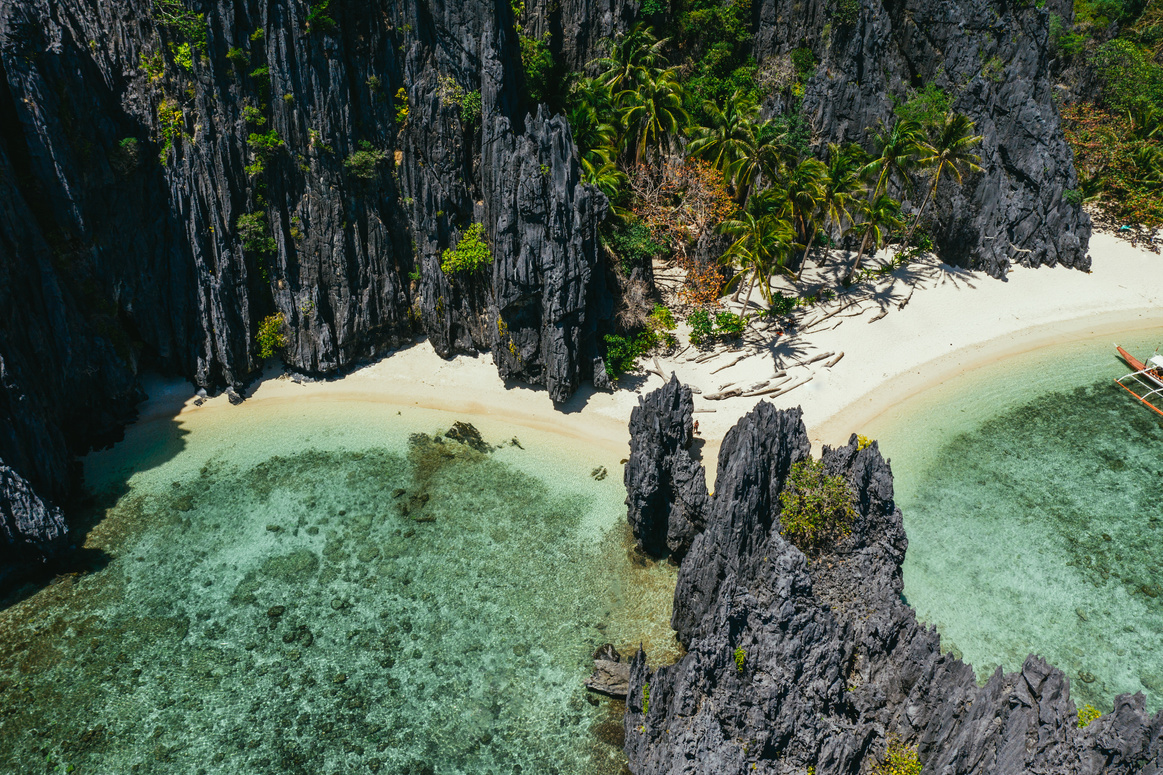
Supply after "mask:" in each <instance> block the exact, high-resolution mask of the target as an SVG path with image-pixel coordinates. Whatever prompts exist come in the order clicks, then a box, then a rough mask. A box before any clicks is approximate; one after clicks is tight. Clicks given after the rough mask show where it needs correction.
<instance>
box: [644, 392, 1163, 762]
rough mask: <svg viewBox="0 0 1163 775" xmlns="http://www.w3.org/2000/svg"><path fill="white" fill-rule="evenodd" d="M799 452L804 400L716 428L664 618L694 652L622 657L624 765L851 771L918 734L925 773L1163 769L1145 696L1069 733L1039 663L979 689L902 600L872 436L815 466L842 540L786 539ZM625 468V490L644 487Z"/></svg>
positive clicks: (1057, 682)
mask: <svg viewBox="0 0 1163 775" xmlns="http://www.w3.org/2000/svg"><path fill="white" fill-rule="evenodd" d="M670 395H671V392H668V388H661V389H659V390H658V391H656V392H655V393H654V394H653V395H651V396H647V397H646V398H645V399H644V401H643V404H642V406H641V407H640V410H641V411H640V413H639V417H638V423H637V426H636V430H635V437H636V438H638V437H641V438H642V439H644V440H646V441H647V442H648V443H649V440H650V438H651V432H650V431H649V429H650V428H652V427H676V426H680V425H681V424H682V423H683V421H684V417H686V416H689V414H688V413H689V412H690V405H689V394H688V395H687V396H686V399H685V401H684V400H682V398H681V397H680V399H679V400H677V401H671V400H664V399H667V398H668V397H669V396H670ZM638 449H640V450H641V449H644V447H642V446H641V445H640V446H639V447H638ZM658 449H660V450H661V448H658ZM809 453H810V444H809V442H808V437H807V433H806V430H805V428H804V425H803V422H802V420H801V413H800V411H799V410H798V409H790V410H777V409H775V408H774V407H773V406H771V405H770V404H767V403H762V404H760V405H759V406H757V407H756V409H755V410H754V411H753V412H751V413H750V414H749V415H747V416H746V417H744V418H743V419H742V420H740V421H739V423H738V425H736V426H735V427H734V428H733V429H732V430H731V431H730V432H729V433H728V434H727V436H726V438H725V439H724V441H723V445H722V447H721V449H720V453H719V464H718V465H719V467H718V476H717V478H716V483H715V494H714V496H713V497H712V498H710V500H709V502H708V504H707V510H706V512H705V514H704V515H703V519H704V522H705V528H704V529H703V530H702V532H700V533H699V534H698V535H697V536H696V537H695V538H694V540H693V542H692V544H691V547H690V550H689V552H688V553H687V555H686V557H685V558H684V559H683V561H682V564H681V566H680V567H679V575H678V582H677V586H676V589H675V596H674V615H673V619H672V626H673V627H674V629H675V633H676V635H677V637H678V639H679V641H680V642H681V643H682V644H683V645H684V646H685V647H686V649H687V653H686V654H685V655H684V656H683V657H682V658H681V659H680V660H679V661H678V662H677V663H676V664H674V665H670V666H666V667H659V668H657V669H654V670H652V669H650V668H649V667H648V666H647V663H646V658H645V656H646V655H644V654H643V653H642V652H641V651H639V653H638V654H637V655H636V657H635V659H634V661H633V664H632V667H631V674H630V688H629V696H628V699H627V713H626V720H625V725H626V753H627V755H628V756H629V759H630V768H631V770H632V771H633V772H635V773H636V774H637V775H661V774H662V773H668V774H669V773H687V774H689V775H693V774H694V773H707V775H711V774H712V773H714V774H715V775H732V773H738V775H744V773H765V774H768V775H776V774H777V773H778V774H779V775H785V774H787V775H790V773H802V772H805V771H814V772H816V773H818V774H819V775H824V774H825V773H861V772H868V771H870V768H871V767H872V766H873V765H874V763H875V761H876V760H877V759H878V758H881V757H883V755H884V752H885V750H886V745H887V743H888V741H889V740H890V739H897V740H899V741H901V743H903V744H904V745H907V746H915V747H916V749H917V752H918V754H919V759H920V762H921V763H922V764H923V765H924V767H925V770H924V771H925V772H939V773H948V774H949V775H970V774H971V773H972V774H974V775H977V774H980V775H985V773H1025V772H1031V773H1032V772H1037V773H1060V774H1061V775H1068V774H1069V775H1082V774H1089V773H1093V775H1099V773H1120V774H1121V773H1126V775H1131V773H1143V774H1147V773H1158V772H1161V771H1163V711H1161V712H1159V713H1157V714H1156V715H1154V716H1149V715H1148V714H1147V713H1146V712H1145V709H1144V698H1143V695H1141V694H1137V695H1134V696H1131V695H1122V696H1120V697H1118V698H1116V700H1115V708H1114V711H1113V712H1112V713H1109V714H1106V715H1104V716H1102V717H1100V718H1099V719H1098V720H1096V721H1093V722H1091V723H1090V724H1089V725H1088V726H1086V727H1085V728H1082V729H1080V728H1079V727H1078V724H1077V719H1078V716H1077V711H1076V708H1075V704H1074V702H1073V701H1072V700H1071V699H1070V691H1069V682H1068V681H1067V679H1066V677H1065V676H1064V675H1063V674H1062V672H1061V671H1060V670H1057V669H1055V668H1053V667H1051V666H1050V665H1047V664H1046V663H1045V662H1044V661H1043V660H1041V659H1039V658H1037V657H1035V656H1032V655H1031V656H1030V657H1028V658H1027V659H1026V662H1025V664H1024V665H1023V666H1022V669H1021V671H1019V672H1017V673H1003V672H1002V671H1001V669H1000V668H999V669H998V670H997V671H996V672H995V673H994V674H993V675H992V676H991V677H990V678H989V680H988V681H987V682H986V683H985V685H984V686H981V687H979V686H978V685H977V682H976V680H975V677H974V672H973V670H972V668H971V667H970V666H969V665H966V664H965V663H963V662H962V661H961V660H959V659H957V658H955V657H953V656H952V655H950V654H942V653H941V649H940V637H939V636H938V635H937V633H936V631H935V629H934V630H930V629H926V628H925V627H924V626H922V625H920V624H919V623H918V622H917V620H916V617H915V615H914V613H913V610H912V609H911V608H909V607H908V606H907V605H906V604H905V603H903V602H902V601H901V590H902V588H903V582H902V577H901V563H902V561H903V560H904V556H905V549H906V548H907V546H908V541H907V540H906V538H905V533H904V528H903V524H902V519H901V512H900V509H898V508H897V507H896V505H895V503H894V502H893V481H892V472H891V470H890V468H889V466H888V463H887V462H885V460H884V459H883V458H882V457H881V455H880V453H879V451H878V450H877V448H876V445H875V444H873V445H871V446H868V447H866V448H865V449H858V445H857V442H856V437H855V436H853V437H852V439H851V440H850V441H849V443H848V445H847V446H844V447H840V448H837V449H832V448H829V447H825V448H824V451H823V456H822V460H823V464H824V469H825V471H826V472H827V473H829V474H833V475H841V476H843V477H844V478H845V479H846V480H847V482H848V484H849V485H850V487H851V490H852V492H853V494H854V501H855V506H856V511H857V517H856V519H855V522H854V526H853V529H852V532H851V534H850V535H849V536H847V537H845V538H843V539H842V540H840V541H839V542H838V543H837V544H836V545H835V546H833V547H831V548H829V549H828V550H826V551H824V552H822V553H821V554H819V555H818V556H813V557H812V558H811V559H809V558H808V557H805V555H804V554H803V553H802V552H801V551H800V550H799V549H797V548H796V547H795V546H794V545H792V544H791V543H789V542H788V541H787V540H785V539H784V538H783V536H782V535H780V529H781V525H780V500H779V494H780V492H781V491H782V489H783V487H784V486H785V482H786V480H787V476H788V472H789V471H790V469H791V466H792V465H793V464H794V463H795V462H797V461H799V460H803V459H804V458H806V457H807V456H808V455H809ZM664 458H665V455H664V454H663V455H659V456H658V457H657V458H656V462H657V463H658V464H661V463H662V462H663V461H664ZM638 470H648V467H647V466H642V465H640V466H639V468H638ZM627 471H628V474H627V494H628V501H629V502H631V503H632V502H634V501H635V500H636V499H638V498H639V497H641V495H642V494H649V493H651V492H653V491H654V489H655V487H654V482H653V480H651V478H650V477H648V476H646V477H640V476H634V477H631V476H630V475H629V468H627ZM629 516H630V518H631V521H632V523H633V520H634V517H635V513H634V511H633V509H631V511H630V513H629ZM662 529H663V530H665V529H666V526H665V525H663V526H662ZM740 656H741V657H742V658H741V659H740ZM647 692H648V694H647Z"/></svg>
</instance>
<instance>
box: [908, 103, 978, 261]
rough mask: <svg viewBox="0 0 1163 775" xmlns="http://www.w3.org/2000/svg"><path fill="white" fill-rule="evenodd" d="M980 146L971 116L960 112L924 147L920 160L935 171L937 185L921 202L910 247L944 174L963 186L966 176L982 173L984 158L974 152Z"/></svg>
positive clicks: (911, 234) (931, 187) (921, 164)
mask: <svg viewBox="0 0 1163 775" xmlns="http://www.w3.org/2000/svg"><path fill="white" fill-rule="evenodd" d="M979 143H981V135H975V134H973V122H972V121H970V120H969V117H968V116H964V115H962V114H960V113H950V114H948V115H946V116H945V120H944V122H942V124H941V126H940V128H939V129H938V130H937V135H936V137H934V138H933V141H932V142H931V143H927V144H926V145H925V146H924V150H925V151H926V153H925V155H923V156H921V157H920V158H919V159H917V165H918V166H919V167H922V168H928V169H932V170H933V185H932V186H930V187H929V192H928V193H927V194H925V200H924V201H923V202H921V208H920V209H919V210H917V217H916V220H914V221H913V225H912V226H910V227H909V233H908V234H906V235H905V244H906V245H908V244H909V240H910V239H912V237H913V232H914V231H916V228H917V224H919V223H920V222H921V216H922V215H924V214H925V207H927V206H928V204H929V202H931V201H932V199H933V194H935V193H936V192H937V184H938V183H940V182H941V173H942V172H945V171H946V170H948V172H949V175H950V176H952V178H953V179H954V180H956V181H957V185H961V181H962V175H966V174H969V173H971V172H981V167H979V166H977V163H978V162H979V161H981V157H980V156H978V155H977V154H976V153H973V150H972V149H973V148H974V147H975V146H977V145H978V144H979Z"/></svg>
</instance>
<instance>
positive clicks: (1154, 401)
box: [1115, 344, 1163, 417]
mask: <svg viewBox="0 0 1163 775" xmlns="http://www.w3.org/2000/svg"><path fill="white" fill-rule="evenodd" d="M1115 349H1116V350H1118V351H1119V355H1120V356H1122V359H1123V360H1124V361H1126V362H1127V365H1128V366H1130V367H1131V368H1132V369H1134V371H1132V372H1131V373H1130V374H1127V375H1126V376H1123V377H1119V378H1118V379H1116V380H1115V384H1116V385H1118V386H1119V387H1121V388H1122V389H1123V390H1125V391H1127V392H1128V393H1130V394H1131V395H1133V396H1134V397H1135V398H1137V399H1138V400H1139V403H1141V404H1143V406H1145V407H1147V408H1148V409H1150V410H1151V411H1153V412H1155V413H1156V414H1158V415H1159V416H1160V417H1163V356H1160V355H1159V351H1158V350H1156V351H1155V354H1154V355H1152V356H1151V357H1150V358H1148V359H1147V362H1146V363H1143V362H1142V361H1140V360H1139V359H1138V358H1136V357H1135V356H1133V355H1131V354H1130V353H1128V352H1127V351H1126V350H1124V349H1123V348H1121V347H1119V346H1118V345H1117V344H1116V345H1115ZM1128 381H1129V382H1130V383H1132V384H1133V385H1134V387H1132V386H1131V384H1127V382H1128Z"/></svg>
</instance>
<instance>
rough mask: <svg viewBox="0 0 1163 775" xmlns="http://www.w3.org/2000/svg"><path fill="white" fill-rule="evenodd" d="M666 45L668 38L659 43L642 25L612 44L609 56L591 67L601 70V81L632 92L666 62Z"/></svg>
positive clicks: (649, 30) (610, 44) (616, 89)
mask: <svg viewBox="0 0 1163 775" xmlns="http://www.w3.org/2000/svg"><path fill="white" fill-rule="evenodd" d="M666 42H667V38H663V39H662V40H659V39H658V38H656V37H655V36H654V33H653V32H652V31H651V29H650V27H648V26H646V25H645V24H643V23H641V22H639V23H638V24H635V25H634V26H633V27H632V28H631V29H630V31H629V32H627V33H626V34H624V35H619V36H617V37H616V38H614V39H613V40H612V41H610V42H609V49H608V51H607V52H606V56H604V57H601V58H599V59H595V60H594V61H593V62H591V63H590V64H591V65H593V66H595V67H597V68H599V71H600V75H598V79H599V80H600V81H601V82H602V83H604V84H605V85H606V86H608V87H610V89H612V90H613V91H615V92H618V91H623V90H625V89H633V88H635V87H637V85H638V84H639V83H641V82H642V81H643V80H644V79H645V77H646V76H647V75H649V74H650V73H651V72H652V71H654V70H657V69H658V67H659V66H660V65H661V64H663V63H664V62H665V61H666V58H665V57H664V56H663V53H662V50H663V47H664V46H665V45H666ZM591 72H592V71H591Z"/></svg>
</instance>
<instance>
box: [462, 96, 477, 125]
mask: <svg viewBox="0 0 1163 775" xmlns="http://www.w3.org/2000/svg"><path fill="white" fill-rule="evenodd" d="M460 120H461V122H463V123H465V124H467V125H469V126H472V125H474V124H476V123H477V122H478V121H480V120H481V93H480V91H479V90H478V91H470V92H469V93H468V94H465V95H464V97H463V98H462V99H461V101H460Z"/></svg>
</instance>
